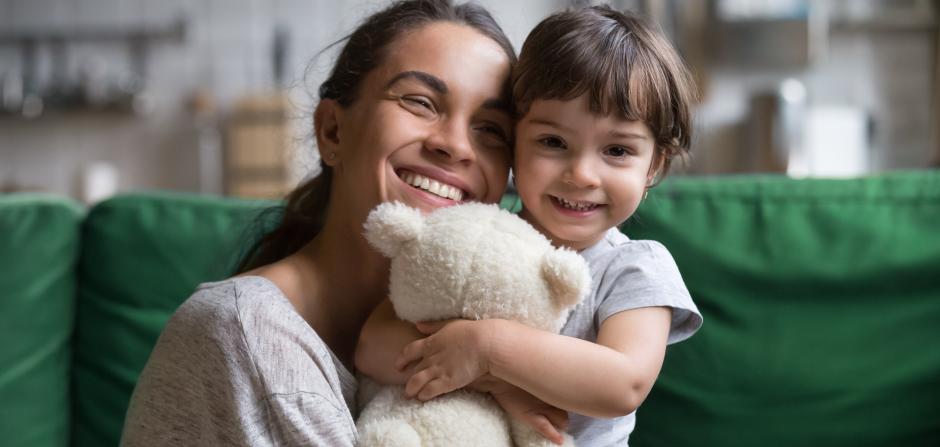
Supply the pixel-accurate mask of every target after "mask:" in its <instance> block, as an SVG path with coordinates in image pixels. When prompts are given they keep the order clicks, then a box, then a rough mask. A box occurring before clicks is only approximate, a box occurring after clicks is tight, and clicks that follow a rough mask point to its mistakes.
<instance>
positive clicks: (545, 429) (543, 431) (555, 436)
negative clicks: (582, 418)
mask: <svg viewBox="0 0 940 447" xmlns="http://www.w3.org/2000/svg"><path fill="white" fill-rule="evenodd" d="M525 422H526V423H527V424H529V426H531V427H532V428H534V429H535V431H537V432H538V433H539V434H540V435H542V436H544V437H545V439H548V440H549V441H551V442H553V443H555V444H558V445H561V443H562V442H564V438H562V436H561V433H559V432H558V430H557V429H556V428H555V426H554V425H552V423H551V421H549V420H548V418H547V417H545V416H544V415H541V414H538V413H529V414H528V415H526V416H525Z"/></svg>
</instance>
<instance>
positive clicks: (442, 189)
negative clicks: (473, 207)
mask: <svg viewBox="0 0 940 447" xmlns="http://www.w3.org/2000/svg"><path fill="white" fill-rule="evenodd" d="M402 180H404V181H405V183H407V184H409V185H411V186H414V187H415V188H421V189H423V190H425V191H427V192H429V193H431V194H434V195H437V196H441V197H443V198H445V199H451V200H455V201H458V202H459V201H461V200H463V190H462V189H460V188H457V187H456V186H450V185H446V184H444V183H441V182H438V181H437V180H433V179H429V178H427V177H425V176H423V175H418V174H415V173H414V172H406V173H405V174H404V175H402Z"/></svg>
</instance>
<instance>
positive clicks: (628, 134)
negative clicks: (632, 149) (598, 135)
mask: <svg viewBox="0 0 940 447" xmlns="http://www.w3.org/2000/svg"><path fill="white" fill-rule="evenodd" d="M610 135H611V136H613V137H616V138H624V139H628V140H648V139H649V137H647V136H646V135H643V134H639V133H633V132H621V131H619V130H612V131H610Z"/></svg>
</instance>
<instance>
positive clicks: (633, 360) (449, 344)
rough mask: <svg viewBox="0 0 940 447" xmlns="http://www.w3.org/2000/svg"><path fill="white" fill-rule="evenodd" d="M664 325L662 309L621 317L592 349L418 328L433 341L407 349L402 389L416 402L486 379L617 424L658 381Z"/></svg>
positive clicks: (507, 330) (522, 330)
mask: <svg viewBox="0 0 940 447" xmlns="http://www.w3.org/2000/svg"><path fill="white" fill-rule="evenodd" d="M670 319H671V311H670V310H669V309H668V308H665V307H648V308H641V309H634V310H629V311H625V312H620V313H618V314H616V315H613V316H611V317H610V318H608V319H607V320H606V321H605V322H604V323H603V324H602V325H601V328H600V330H599V332H598V339H597V343H596V344H595V343H591V342H588V341H585V340H580V339H577V338H573V337H566V336H562V335H557V334H553V333H550V332H546V331H541V330H538V329H532V328H530V327H527V326H525V325H523V324H520V323H516V322H512V321H506V320H483V321H462V320H458V321H454V322H451V323H448V324H445V325H442V326H441V325H419V327H420V328H421V329H423V330H424V331H425V332H433V335H432V336H429V337H427V338H425V339H423V340H420V341H418V342H415V343H412V344H410V345H408V347H406V348H405V351H404V354H403V356H402V357H400V358H399V360H398V362H399V363H400V364H403V363H406V362H412V361H415V360H418V359H420V361H419V363H418V364H417V366H416V367H415V371H417V372H416V373H415V374H414V375H413V376H412V377H411V379H409V381H408V383H407V385H406V392H407V393H408V394H410V395H413V396H418V398H419V399H430V398H431V397H434V396H436V395H438V394H442V393H445V392H448V391H451V389H453V388H452V387H454V386H456V388H459V387H461V386H464V385H466V383H461V382H464V381H466V380H469V381H472V380H475V378H476V377H479V376H480V375H482V374H486V373H489V374H492V375H493V376H494V377H497V378H500V379H503V380H505V381H506V382H509V383H510V384H513V385H515V386H518V387H519V388H522V389H523V390H525V391H528V392H529V393H531V394H532V395H533V396H535V397H537V398H539V399H541V400H542V401H544V402H545V403H547V404H549V405H552V406H555V407H558V408H561V409H565V410H568V411H573V412H576V413H581V414H584V415H587V416H593V417H616V416H623V415H626V414H629V413H631V412H632V411H633V410H635V409H636V408H637V407H638V406H639V405H640V403H642V402H643V400H644V399H645V398H646V395H647V394H648V393H649V391H650V389H652V386H653V382H654V381H655V380H656V377H657V376H658V375H659V370H660V368H661V367H662V363H663V357H664V356H665V352H666V341H667V338H668V334H669V325H670Z"/></svg>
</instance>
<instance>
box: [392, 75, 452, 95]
mask: <svg viewBox="0 0 940 447" xmlns="http://www.w3.org/2000/svg"><path fill="white" fill-rule="evenodd" d="M404 79H416V80H418V81H420V82H421V83H422V84H424V85H426V86H428V88H430V89H431V90H434V91H436V92H438V93H440V94H442V95H445V94H447V84H446V83H445V82H444V81H443V80H441V78H438V77H437V76H434V75H432V74H430V73H425V72H423V71H416V70H412V71H403V72H401V73H398V74H397V75H395V77H393V78H392V79H391V80H390V81H388V83H387V84H385V88H390V87H391V86H392V85H394V84H395V83H396V82H398V81H401V80H404Z"/></svg>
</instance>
